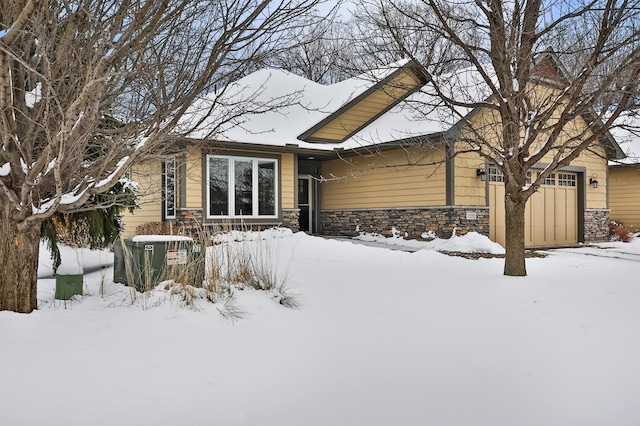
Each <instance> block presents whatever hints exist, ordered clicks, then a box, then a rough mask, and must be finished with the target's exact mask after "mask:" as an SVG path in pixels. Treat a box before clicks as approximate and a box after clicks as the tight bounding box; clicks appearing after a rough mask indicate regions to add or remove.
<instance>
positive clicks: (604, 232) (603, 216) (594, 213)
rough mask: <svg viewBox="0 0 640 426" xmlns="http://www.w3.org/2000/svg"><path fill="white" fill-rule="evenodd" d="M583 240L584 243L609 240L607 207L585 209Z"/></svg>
mask: <svg viewBox="0 0 640 426" xmlns="http://www.w3.org/2000/svg"><path fill="white" fill-rule="evenodd" d="M584 240H585V241H584V242H585V243H589V242H596V241H608V240H609V210H608V209H585V211H584Z"/></svg>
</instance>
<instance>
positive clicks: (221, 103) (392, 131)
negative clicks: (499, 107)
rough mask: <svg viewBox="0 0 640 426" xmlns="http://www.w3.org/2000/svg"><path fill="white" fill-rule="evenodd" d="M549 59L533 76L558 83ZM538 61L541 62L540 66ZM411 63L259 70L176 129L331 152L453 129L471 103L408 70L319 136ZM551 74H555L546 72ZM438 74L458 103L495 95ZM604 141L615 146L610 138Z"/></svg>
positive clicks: (468, 77) (471, 78) (475, 78)
mask: <svg viewBox="0 0 640 426" xmlns="http://www.w3.org/2000/svg"><path fill="white" fill-rule="evenodd" d="M551 59H552V63H551V66H550V67H547V68H545V69H544V70H543V71H545V72H546V73H538V74H539V75H537V76H536V77H537V78H538V79H540V80H548V81H556V82H559V80H558V79H559V78H560V77H562V75H559V74H562V71H563V70H562V69H558V67H557V66H555V64H556V63H555V62H554V60H555V58H551ZM541 63H543V62H542V60H539V62H538V65H540V64H541ZM415 67H416V65H415V64H414V63H412V62H411V61H408V60H403V61H399V62H397V63H394V64H391V65H389V66H387V67H383V68H380V69H377V70H374V71H371V72H368V73H365V74H361V75H359V76H356V77H353V78H350V79H348V80H344V81H341V82H339V83H335V84H330V85H322V84H319V83H316V82H313V81H311V80H307V79H306V78H303V77H300V76H297V75H295V74H293V73H290V72H288V71H284V70H281V69H276V68H267V69H263V70H260V71H256V72H254V73H252V74H250V75H248V76H246V77H244V78H242V79H240V80H238V81H236V82H234V83H232V84H231V85H229V86H228V87H226V88H225V89H224V90H222V91H218V92H216V93H212V94H209V95H207V96H205V97H203V98H201V99H199V100H197V101H196V102H194V104H193V105H192V107H191V108H190V109H189V110H188V111H187V113H186V114H185V116H184V117H183V120H182V121H181V123H180V126H179V130H182V131H183V132H186V130H188V129H189V130H190V129H194V130H190V131H189V132H188V133H186V135H187V136H188V137H190V138H194V139H208V140H215V141H220V142H233V143H243V144H251V145H265V146H271V147H290V148H296V149H312V150H324V151H333V150H335V149H357V148H359V147H367V146H371V145H377V144H386V143H391V142H394V141H399V140H405V139H409V138H414V137H423V136H426V135H434V134H440V133H443V132H447V131H451V130H452V129H454V128H455V127H454V126H456V124H459V123H460V120H461V118H462V117H469V114H472V113H474V111H477V109H474V108H471V107H462V106H458V107H455V109H454V110H452V109H451V107H448V106H445V105H444V104H443V102H442V101H441V98H440V94H439V93H436V91H435V89H434V88H433V86H432V85H428V84H427V85H424V81H423V80H422V78H421V77H419V75H420V72H419V71H412V72H414V73H415V74H414V75H415V78H416V80H415V81H414V83H413V84H414V86H415V87H413V88H412V90H405V91H404V92H403V93H401V94H400V95H396V94H394V95H393V96H394V101H393V102H391V103H389V105H388V106H387V107H379V106H378V107H370V109H375V111H374V113H372V115H371V117H369V118H370V119H367V118H364V119H362V121H361V122H360V123H356V124H355V125H352V126H351V128H349V129H346V128H345V129H343V133H344V138H342V139H339V138H338V137H336V138H335V139H334V140H331V139H330V138H325V137H322V136H323V135H322V130H326V128H327V127H331V125H332V122H333V124H335V122H336V117H337V118H338V119H340V118H341V117H342V113H343V112H344V111H346V110H348V109H349V108H351V107H353V106H354V105H355V106H356V107H361V106H363V105H364V104H367V103H366V102H362V103H361V104H358V103H359V102H361V101H362V100H363V99H367V96H369V95H370V94H372V93H373V92H374V91H376V90H378V92H380V91H393V89H394V87H391V89H390V90H389V87H386V88H385V87H384V84H385V81H390V80H391V79H392V78H394V77H395V76H397V75H398V74H399V73H400V72H402V71H403V70H407V69H410V70H413V69H414V68H415ZM549 72H553V73H558V74H553V75H551V76H549V75H547V74H549ZM436 78H437V79H438V80H439V81H438V83H439V89H440V90H441V91H442V93H443V94H444V95H446V96H447V97H449V98H450V99H454V100H456V101H459V102H460V103H462V104H464V103H466V104H468V105H471V104H476V105H478V104H481V103H483V102H486V101H487V99H489V98H490V96H491V94H492V92H491V89H490V87H489V86H488V85H487V83H486V81H485V80H484V78H483V77H482V76H481V75H480V73H479V72H478V70H477V69H475V68H467V69H463V70H459V71H456V72H453V73H450V74H443V75H440V76H438V77H436ZM495 83H496V84H497V82H495ZM381 88H382V90H381ZM418 89H419V90H418ZM401 100H404V102H400V101H401ZM376 108H378V109H376ZM365 109H366V108H365ZM337 121H340V120H337ZM335 127H336V126H334V128H335ZM345 127H346V126H345ZM319 129H320V130H321V131H320V132H318V130H319ZM616 139H618V136H617V135H616ZM607 143H610V144H613V145H615V141H614V140H613V139H611V138H610V139H609V140H608V141H607ZM638 153H640V149H638Z"/></svg>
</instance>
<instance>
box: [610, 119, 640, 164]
mask: <svg viewBox="0 0 640 426" xmlns="http://www.w3.org/2000/svg"><path fill="white" fill-rule="evenodd" d="M615 125H616V127H613V128H612V129H611V130H610V132H611V134H612V135H613V137H614V138H615V139H616V141H617V142H618V144H619V145H620V148H621V149H622V151H623V152H624V153H625V154H626V155H627V158H624V159H622V160H617V161H615V162H610V163H609V164H610V165H616V164H627V165H628V164H638V165H640V114H638V112H637V111H636V112H634V113H630V114H625V115H624V116H620V117H619V118H618V120H616V123H615Z"/></svg>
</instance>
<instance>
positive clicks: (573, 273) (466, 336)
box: [0, 233, 640, 426]
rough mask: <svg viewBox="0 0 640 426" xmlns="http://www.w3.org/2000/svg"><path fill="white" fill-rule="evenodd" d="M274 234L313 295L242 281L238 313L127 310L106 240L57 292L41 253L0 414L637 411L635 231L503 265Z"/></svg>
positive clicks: (242, 418) (12, 335)
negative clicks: (81, 282) (285, 299)
mask: <svg viewBox="0 0 640 426" xmlns="http://www.w3.org/2000/svg"><path fill="white" fill-rule="evenodd" d="M280 236H281V237H283V238H277V239H273V240H269V241H268V244H274V245H277V253H278V256H277V259H278V261H279V262H280V265H279V267H280V268H282V269H281V270H282V271H284V270H285V269H288V277H289V288H290V290H291V291H292V292H294V293H296V294H297V295H298V301H299V302H300V303H301V304H302V306H301V308H300V309H288V308H285V307H283V306H281V305H279V304H277V303H276V302H274V300H273V299H271V298H270V297H269V295H268V294H266V293H264V292H257V291H252V290H244V291H239V292H237V297H238V304H239V306H240V307H241V308H242V309H243V310H244V311H245V312H246V315H245V317H244V318H243V319H240V320H238V321H231V320H228V319H225V318H223V317H222V316H221V315H220V314H219V313H218V311H217V307H216V306H215V305H213V304H207V303H202V304H200V305H199V308H200V309H199V310H197V311H196V310H190V309H185V308H181V307H179V306H178V304H176V303H171V302H166V303H162V304H160V305H159V306H156V307H150V306H145V305H140V304H134V305H132V304H131V303H130V302H128V301H127V300H128V299H127V295H128V294H129V289H128V288H127V287H124V286H122V285H120V284H114V283H112V268H111V267H107V268H104V269H102V268H101V265H104V264H109V263H110V262H112V255H111V254H110V253H106V252H82V253H80V254H79V255H78V256H79V259H80V260H81V263H82V265H83V266H84V270H85V293H86V295H85V297H84V298H82V300H79V301H73V302H70V303H69V302H67V303H63V302H60V301H54V300H53V293H54V287H55V281H54V279H53V278H51V276H50V266H49V265H47V263H48V259H46V255H45V256H43V258H42V265H41V273H40V277H41V278H40V280H39V293H38V294H39V299H41V301H42V302H41V307H40V309H39V310H38V311H36V312H34V313H32V314H30V315H20V314H14V313H9V312H0V423H1V424H2V425H8V426H14V425H15V426H17V425H82V426H84V425H92V426H96V425H172V426H173V425H278V426H287V425H296V426H300V425H305V426H307V425H367V426H370V425H385V426H386V425H438V426H446V425H461V426H468V425H473V426H480V425H487V426H500V425H505V426H512V425H519V426H523V425H536V426H539V425H561V426H568V425H580V426H586V425H616V426H625V425H629V426H632V425H634V426H635V425H638V424H640V365H639V364H640V338H639V336H640V282H639V279H638V276H639V272H640V238H636V239H635V240H634V241H633V242H631V243H627V244H625V243H608V244H603V245H598V246H594V247H584V248H576V249H565V250H555V251H551V252H549V255H548V256H547V257H546V258H532V259H529V260H528V261H527V262H528V263H527V265H528V273H529V276H528V277H526V278H509V277H504V276H502V275H501V273H502V267H503V260H502V259H479V260H468V259H463V258H459V257H449V256H446V255H443V254H441V253H438V252H436V251H433V250H425V249H420V250H418V251H416V252H414V253H409V252H404V251H392V250H389V249H386V248H379V247H369V246H366V245H361V244H353V243H352V242H349V241H336V240H326V239H322V238H316V237H310V236H307V235H304V234H302V233H298V234H293V235H291V234H285V235H280ZM457 238H458V242H459V243H460V244H459V246H460V247H464V246H466V250H470V248H469V246H472V247H471V248H472V249H474V250H481V249H482V246H483V244H484V243H482V240H481V239H477V241H475V242H473V243H472V244H469V243H468V240H467V237H457ZM391 242H393V241H391ZM398 242H399V240H396V241H395V243H398ZM485 242H487V241H485ZM491 247H492V246H490V244H487V247H486V248H487V251H490V250H492V248H491ZM423 248H428V247H423ZM446 250H450V251H455V249H452V248H451V247H448V248H447V249H446ZM64 256H66V257H67V258H69V257H70V256H76V253H74V252H72V251H65V252H64V253H63V258H64ZM101 285H102V290H101V288H100V286H101Z"/></svg>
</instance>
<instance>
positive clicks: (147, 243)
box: [113, 235, 206, 291]
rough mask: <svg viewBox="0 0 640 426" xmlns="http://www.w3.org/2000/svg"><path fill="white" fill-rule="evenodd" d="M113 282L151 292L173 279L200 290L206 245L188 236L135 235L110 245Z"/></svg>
mask: <svg viewBox="0 0 640 426" xmlns="http://www.w3.org/2000/svg"><path fill="white" fill-rule="evenodd" d="M113 253H114V259H113V281H114V282H118V283H122V284H126V285H128V286H135V287H136V289H138V290H140V291H146V290H150V289H151V288H153V287H155V286H156V285H157V284H158V283H160V282H162V281H166V280H174V281H176V282H179V283H183V284H189V285H192V286H194V287H202V281H203V280H204V268H205V259H206V250H205V245H204V244H203V243H202V242H201V241H194V240H192V239H191V238H188V237H176V236H171V235H138V236H136V237H133V238H124V239H121V240H117V241H116V242H115V243H114V245H113Z"/></svg>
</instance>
